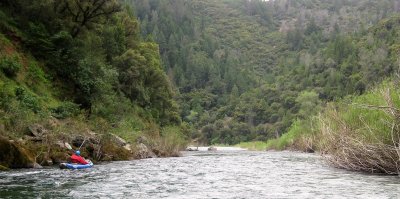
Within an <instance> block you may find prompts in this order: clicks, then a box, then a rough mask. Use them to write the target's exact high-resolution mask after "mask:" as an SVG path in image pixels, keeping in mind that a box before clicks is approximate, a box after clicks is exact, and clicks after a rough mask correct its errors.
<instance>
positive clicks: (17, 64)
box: [0, 55, 22, 78]
mask: <svg viewBox="0 0 400 199" xmlns="http://www.w3.org/2000/svg"><path fill="white" fill-rule="evenodd" d="M21 67H22V64H21V61H20V58H19V56H17V55H14V56H2V57H1V58H0V70H2V71H3V73H4V74H5V75H7V76H8V77H10V78H11V77H12V78H13V77H15V76H16V75H17V73H18V71H19V70H20V69H21Z"/></svg>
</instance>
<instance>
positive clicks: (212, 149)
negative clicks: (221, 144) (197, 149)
mask: <svg viewBox="0 0 400 199" xmlns="http://www.w3.org/2000/svg"><path fill="white" fill-rule="evenodd" d="M207 150H208V151H217V147H213V146H211V147H208V149H207Z"/></svg>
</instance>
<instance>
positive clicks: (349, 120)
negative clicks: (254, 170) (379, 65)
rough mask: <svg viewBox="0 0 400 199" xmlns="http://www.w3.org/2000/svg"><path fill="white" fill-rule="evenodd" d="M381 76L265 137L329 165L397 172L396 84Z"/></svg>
mask: <svg viewBox="0 0 400 199" xmlns="http://www.w3.org/2000/svg"><path fill="white" fill-rule="evenodd" d="M396 82H398V81H393V80H390V79H389V80H387V81H385V82H383V83H382V84H380V85H378V86H376V87H375V88H374V89H372V90H371V91H369V92H366V93H364V94H363V95H360V96H350V97H348V98H346V99H343V100H340V101H337V102H333V103H330V104H328V105H327V106H326V107H325V108H324V110H323V111H322V112H321V113H320V114H319V115H318V116H311V117H309V118H307V119H303V120H298V121H296V122H294V123H293V125H292V127H291V128H290V129H289V132H288V133H286V134H283V135H282V136H281V137H280V138H278V139H274V140H269V141H268V143H267V145H268V147H269V148H271V149H277V150H284V149H295V150H299V151H305V152H308V151H317V152H318V153H320V154H321V155H322V156H323V157H324V159H325V160H326V161H327V162H328V163H329V164H330V165H332V166H334V167H337V168H342V169H347V170H351V171H362V172H368V173H384V174H391V175H398V174H400V169H399V167H398V165H399V164H400V156H399V143H400V125H399V115H400V97H399V95H398V93H400V89H399V88H398V85H397V84H398V83H396Z"/></svg>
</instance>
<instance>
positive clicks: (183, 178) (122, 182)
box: [0, 150, 400, 199]
mask: <svg viewBox="0 0 400 199" xmlns="http://www.w3.org/2000/svg"><path fill="white" fill-rule="evenodd" d="M0 198H146V199H147V198H182V199H183V198H184V199H187V198H190V199H192V198H251V199H254V198H400V177H398V176H379V175H367V174H361V173H355V172H347V171H343V170H338V169H334V168H331V167H329V166H326V165H325V164H324V163H323V162H322V161H321V160H320V158H319V157H318V156H316V155H310V154H302V153H292V152H253V151H235V150H228V151H221V150H220V151H215V152H207V151H198V152H184V153H183V157H179V158H160V159H146V160H135V161H123V162H112V163H106V164H100V165H95V167H93V168H91V169H87V170H75V171H73V170H60V169H58V168H56V167H52V168H47V169H42V170H15V171H10V172H2V173H0Z"/></svg>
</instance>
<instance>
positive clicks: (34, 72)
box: [27, 62, 47, 86]
mask: <svg viewBox="0 0 400 199" xmlns="http://www.w3.org/2000/svg"><path fill="white" fill-rule="evenodd" d="M27 77H28V79H29V80H28V81H29V82H28V84H29V85H30V86H35V85H37V84H40V83H46V82H47V79H46V74H45V73H44V72H43V70H42V69H41V68H40V67H39V66H38V64H37V63H36V62H31V63H30V64H29V68H28V74H27Z"/></svg>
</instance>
